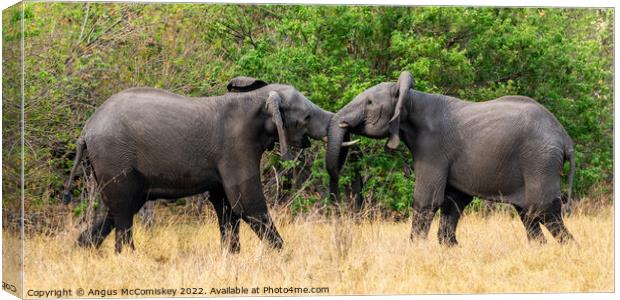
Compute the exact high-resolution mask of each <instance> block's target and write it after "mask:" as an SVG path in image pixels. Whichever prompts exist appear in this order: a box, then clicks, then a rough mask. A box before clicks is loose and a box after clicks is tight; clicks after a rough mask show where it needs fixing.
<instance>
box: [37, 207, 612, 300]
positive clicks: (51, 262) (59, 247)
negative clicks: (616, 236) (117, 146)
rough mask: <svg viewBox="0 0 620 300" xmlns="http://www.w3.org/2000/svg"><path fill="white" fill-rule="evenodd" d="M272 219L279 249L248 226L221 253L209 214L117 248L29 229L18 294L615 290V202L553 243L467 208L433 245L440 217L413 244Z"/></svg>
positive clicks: (307, 220) (349, 228)
mask: <svg viewBox="0 0 620 300" xmlns="http://www.w3.org/2000/svg"><path fill="white" fill-rule="evenodd" d="M272 214H273V215H274V216H276V219H277V220H278V221H277V222H278V228H279V230H280V233H281V234H282V236H283V238H284V240H285V247H284V249H283V250H281V251H274V250H270V249H268V248H267V247H266V245H265V244H263V243H261V242H260V241H259V240H258V238H257V237H256V235H254V233H252V232H251V230H250V228H249V227H248V226H247V225H246V224H243V225H242V228H241V253H240V254H237V255H230V254H227V253H223V252H222V251H221V250H220V244H219V231H218V229H217V226H216V224H215V221H214V220H212V219H211V218H207V221H205V222H204V223H203V224H199V223H195V222H194V223H188V222H178V221H172V222H168V223H167V224H166V222H161V221H160V222H158V224H157V225H156V226H155V227H154V228H153V229H151V230H147V229H145V228H142V227H141V226H140V225H137V227H136V229H135V243H136V250H135V251H125V252H123V253H122V254H120V255H116V254H115V253H114V249H113V248H114V246H113V242H114V239H113V238H111V237H109V238H108V239H107V240H106V241H105V242H104V244H103V245H102V247H101V248H100V249H99V250H94V249H80V248H76V247H75V246H74V240H75V237H76V236H77V234H78V231H77V229H73V230H67V231H65V232H63V233H61V234H57V235H55V236H46V235H43V234H40V235H39V234H31V235H29V236H28V238H27V241H26V244H25V251H26V257H25V269H26V276H25V290H28V289H33V290H47V289H58V288H71V289H76V288H80V287H81V288H84V289H85V290H86V291H88V290H89V289H107V290H110V289H112V290H119V291H120V289H123V288H130V289H131V288H145V289H148V288H176V289H180V288H183V287H184V288H202V289H203V290H202V292H203V293H205V294H203V295H202V296H214V294H211V293H212V292H213V290H212V288H216V289H222V288H227V287H232V288H234V287H239V288H241V287H246V288H248V289H249V291H250V292H251V288H253V287H260V292H261V294H262V295H264V293H263V288H264V287H267V286H269V287H273V288H277V287H301V288H303V287H307V288H317V287H319V288H322V287H327V288H329V291H328V292H327V291H326V292H325V293H326V294H329V295H347V294H426V293H433V294H435V293H498V292H499V293H503V292H577V291H579V292H599V291H607V292H610V291H613V289H614V286H613V280H614V269H613V266H614V252H613V250H614V247H613V246H614V240H613V208H611V207H608V208H603V209H601V210H600V211H599V212H596V213H588V214H585V213H577V214H573V215H571V216H569V217H567V218H566V223H567V227H568V228H569V230H571V232H572V233H573V235H574V236H575V238H576V240H577V242H576V243H572V244H569V245H559V244H557V243H556V242H555V240H553V239H552V238H551V236H550V235H549V232H548V231H546V230H545V235H546V236H547V239H548V240H549V242H548V243H547V244H545V245H538V244H532V243H529V242H528V241H527V239H526V235H525V230H524V228H523V225H522V224H521V222H520V221H519V219H518V217H516V216H514V215H513V214H511V213H509V212H499V213H492V214H491V215H488V216H482V215H481V214H479V213H469V214H466V215H465V216H464V218H463V219H462V222H461V224H459V228H458V231H457V237H458V239H459V242H460V244H459V245H458V246H456V247H453V248H448V247H444V246H440V245H439V244H438V242H437V238H436V234H437V219H436V220H435V222H434V223H433V226H432V228H431V233H430V235H429V239H428V240H427V241H422V242H416V243H412V242H411V241H410V240H409V239H408V236H409V231H410V226H411V224H410V222H409V221H407V222H391V221H357V222H356V221H354V220H353V219H351V218H349V217H333V218H327V217H322V216H309V217H303V218H297V219H292V218H290V217H281V216H279V215H280V214H279V212H278V211H273V212H272ZM291 220H292V221H291ZM137 223H138V222H137ZM194 291H200V289H198V290H194ZM229 291H230V290H229ZM178 293H179V291H177V296H178ZM268 294H272V295H284V294H278V293H277V292H271V293H268ZM315 295H316V294H315ZM185 296H187V295H185ZM94 297H96V296H94Z"/></svg>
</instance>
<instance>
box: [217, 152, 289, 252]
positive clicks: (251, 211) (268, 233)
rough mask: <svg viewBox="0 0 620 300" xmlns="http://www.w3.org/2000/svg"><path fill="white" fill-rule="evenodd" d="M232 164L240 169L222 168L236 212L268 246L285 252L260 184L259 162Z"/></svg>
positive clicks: (226, 188)
mask: <svg viewBox="0 0 620 300" xmlns="http://www.w3.org/2000/svg"><path fill="white" fill-rule="evenodd" d="M246 156H247V155H246ZM230 161H234V162H235V164H236V165H234V166H230V165H225V166H223V167H220V169H219V171H220V176H221V177H222V181H223V183H224V191H225V192H226V198H227V199H228V201H229V203H230V205H231V207H232V210H233V212H235V213H237V214H239V215H240V216H241V218H242V219H243V220H244V221H245V222H246V223H248V224H249V225H250V228H252V230H253V231H254V233H256V235H257V236H258V237H259V238H260V239H261V240H263V241H266V242H268V243H269V245H271V246H272V247H273V248H276V249H281V248H282V244H283V243H284V241H283V240H282V237H281V236H280V234H279V233H278V230H277V229H276V226H275V224H274V222H273V220H272V219H271V216H270V215H269V211H268V210H267V202H266V200H265V195H264V194H263V188H262V185H261V182H260V171H259V161H255V162H252V160H250V159H247V160H245V161H244V160H243V159H234V160H230ZM240 162H243V163H244V164H243V163H240ZM244 178H245V179H244Z"/></svg>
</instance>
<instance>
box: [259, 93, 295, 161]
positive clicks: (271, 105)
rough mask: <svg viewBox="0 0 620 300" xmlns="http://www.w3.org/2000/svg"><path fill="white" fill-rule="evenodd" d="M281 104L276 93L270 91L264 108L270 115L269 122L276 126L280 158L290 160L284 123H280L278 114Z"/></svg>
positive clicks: (280, 99) (280, 117)
mask: <svg viewBox="0 0 620 300" xmlns="http://www.w3.org/2000/svg"><path fill="white" fill-rule="evenodd" d="M281 103H282V98H280V95H278V93H277V92H274V91H271V92H269V98H267V101H266V102H265V108H266V109H267V112H268V113H269V115H271V120H272V121H273V123H274V124H275V125H276V129H277V130H278V141H279V142H280V157H281V158H282V159H283V160H291V159H293V156H292V155H291V154H290V152H289V147H288V141H287V140H286V131H285V130H284V123H283V122H282V115H281V114H280V104H281Z"/></svg>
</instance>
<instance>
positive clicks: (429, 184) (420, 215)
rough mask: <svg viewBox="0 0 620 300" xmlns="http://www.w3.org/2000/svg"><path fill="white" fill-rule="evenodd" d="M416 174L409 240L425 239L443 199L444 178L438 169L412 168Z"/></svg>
mask: <svg viewBox="0 0 620 300" xmlns="http://www.w3.org/2000/svg"><path fill="white" fill-rule="evenodd" d="M414 168H415V169H416V170H421V172H418V175H417V176H418V177H417V178H416V185H415V190H414V192H413V198H414V201H413V211H412V218H413V219H412V225H411V240H418V239H426V238H427V237H428V230H429V229H430V227H431V222H432V221H433V217H434V216H435V212H437V209H439V207H441V206H442V205H443V202H444V200H445V199H444V198H445V194H444V192H445V188H446V176H445V174H444V173H442V172H441V171H440V170H441V169H440V168H439V167H437V168H434V167H427V166H426V165H425V166H422V167H417V164H416V166H415V167H414Z"/></svg>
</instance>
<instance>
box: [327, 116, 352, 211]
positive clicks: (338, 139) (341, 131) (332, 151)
mask: <svg viewBox="0 0 620 300" xmlns="http://www.w3.org/2000/svg"><path fill="white" fill-rule="evenodd" d="M340 122H341V119H340V117H339V116H338V115H334V116H333V117H332V118H331V120H330V122H329V128H328V132H327V150H326V153H325V168H326V169H327V173H328V174H329V177H330V180H329V193H330V196H331V197H332V199H334V200H336V201H337V200H338V199H339V197H338V179H339V178H340V170H341V169H342V166H343V165H344V162H345V161H346V159H347V153H348V152H349V147H343V145H342V143H343V142H345V141H348V140H349V130H348V129H347V128H343V127H341V126H339V125H340ZM343 148H344V149H343Z"/></svg>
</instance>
